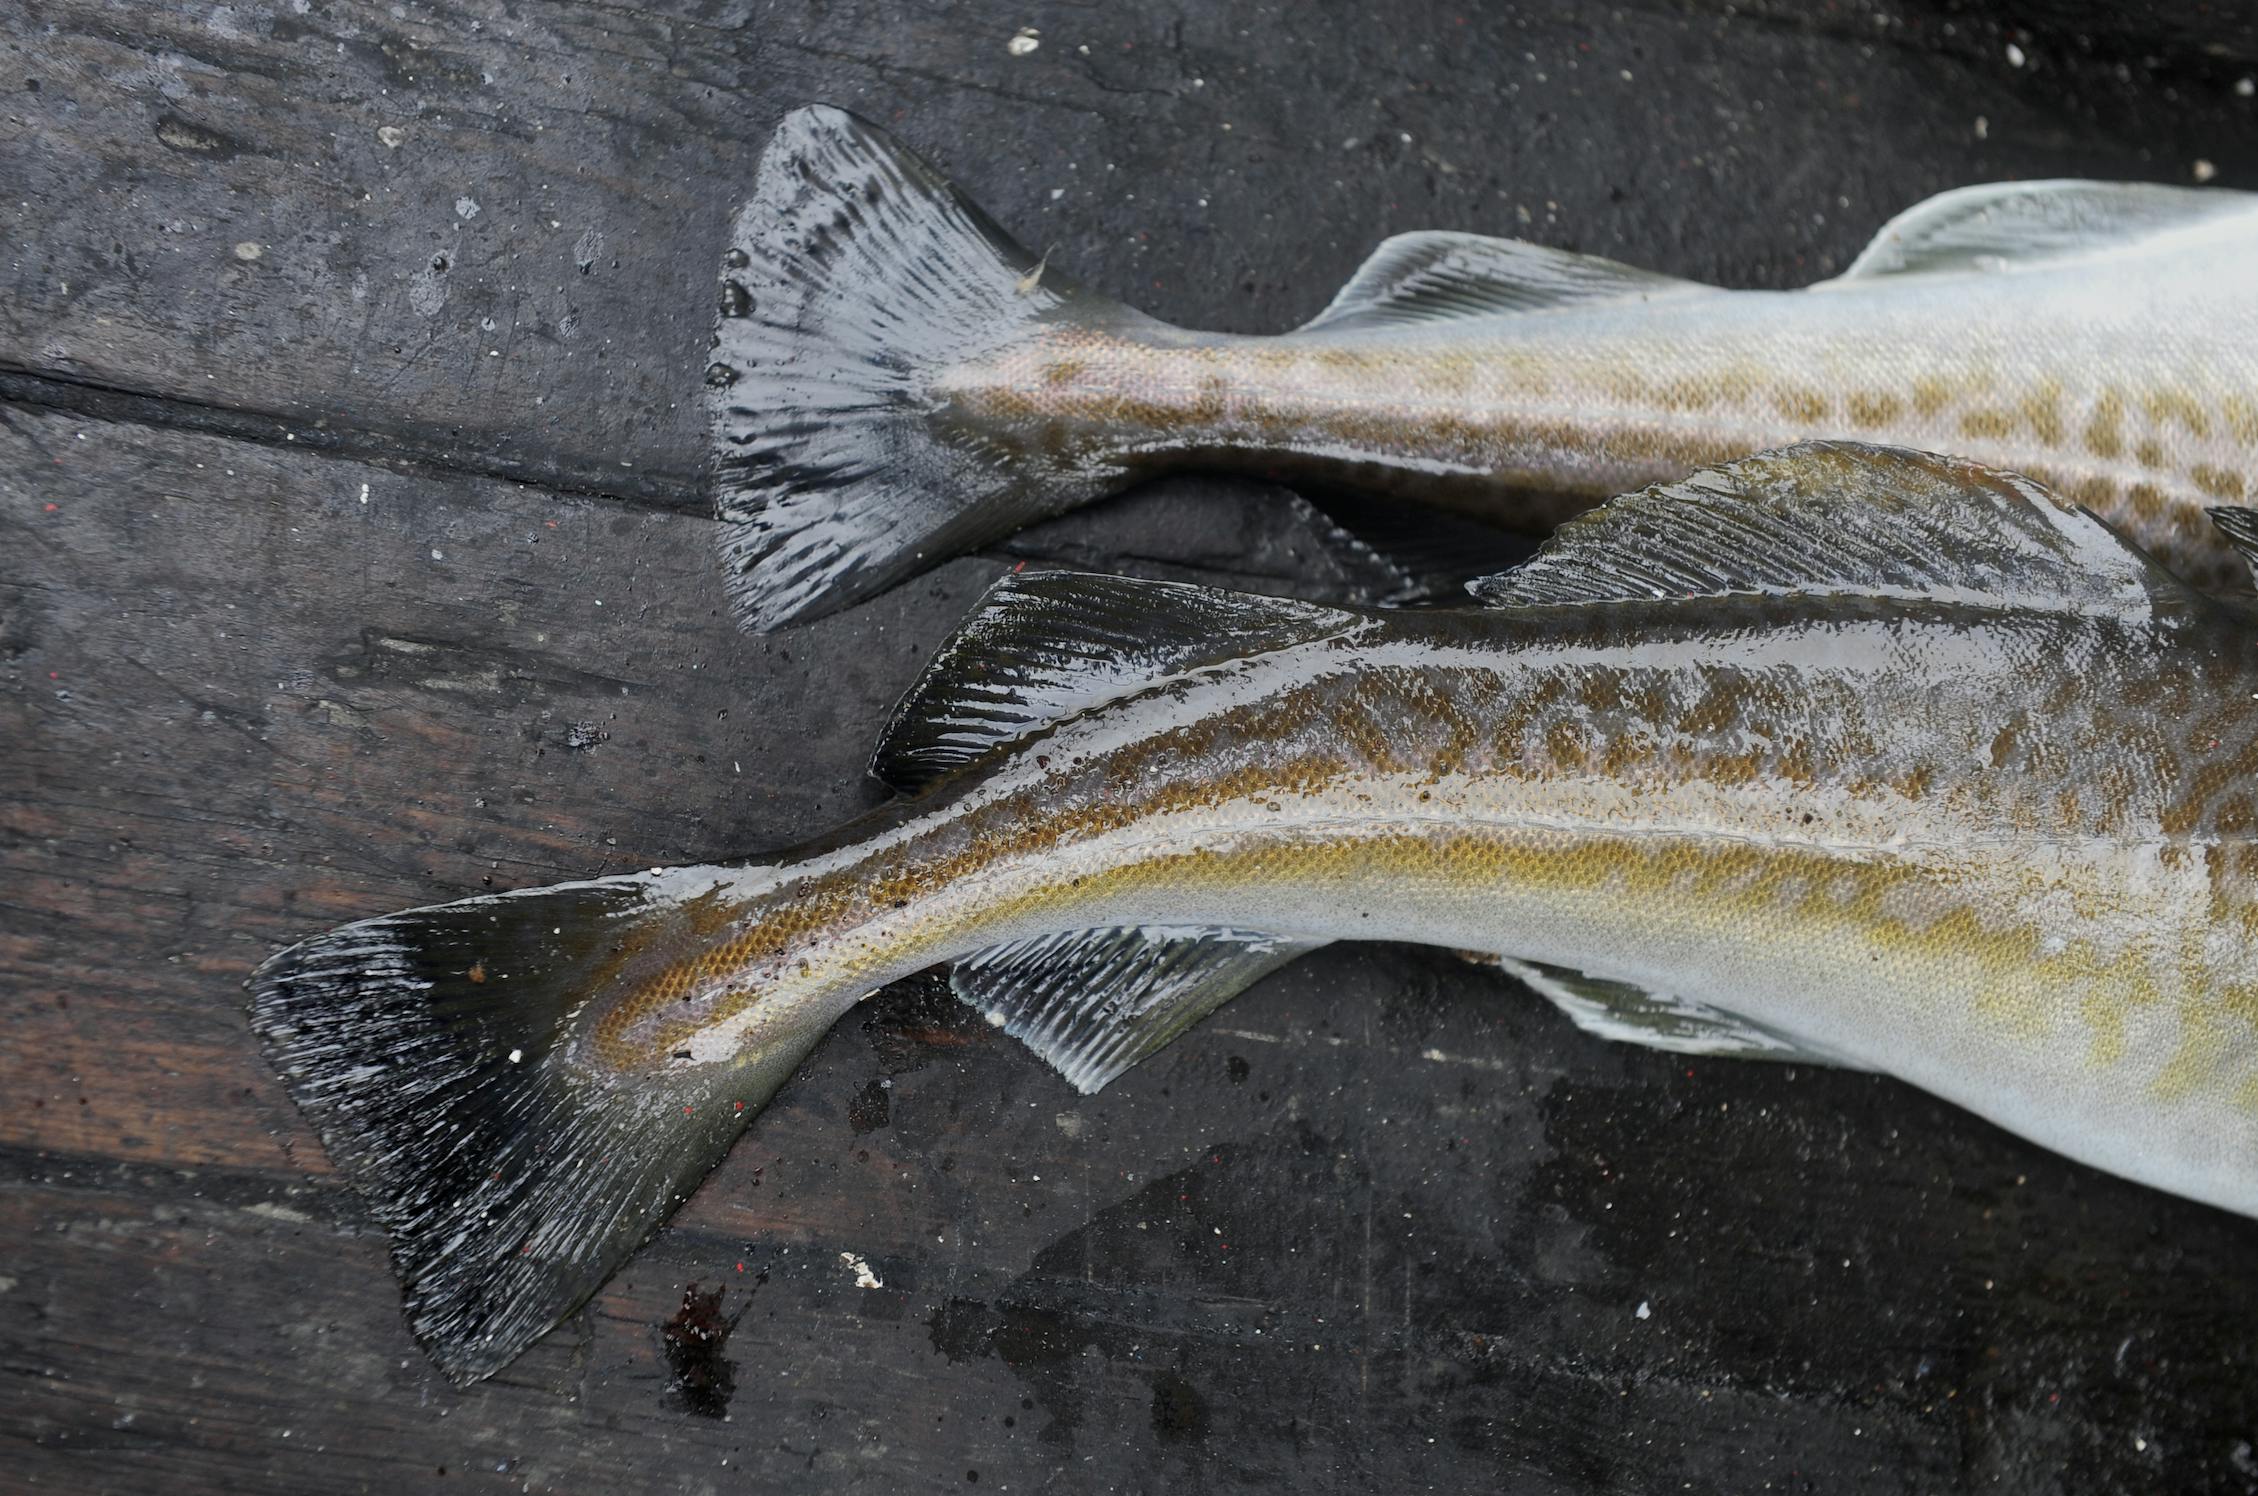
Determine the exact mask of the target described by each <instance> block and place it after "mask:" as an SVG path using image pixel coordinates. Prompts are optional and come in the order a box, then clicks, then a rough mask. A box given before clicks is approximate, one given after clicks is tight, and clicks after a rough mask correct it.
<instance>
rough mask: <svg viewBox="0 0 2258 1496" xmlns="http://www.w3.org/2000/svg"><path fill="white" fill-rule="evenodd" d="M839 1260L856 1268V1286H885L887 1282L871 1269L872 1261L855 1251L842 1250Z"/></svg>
mask: <svg viewBox="0 0 2258 1496" xmlns="http://www.w3.org/2000/svg"><path fill="white" fill-rule="evenodd" d="M839 1260H840V1261H841V1262H844V1263H845V1264H846V1265H847V1266H849V1267H851V1268H853V1269H854V1270H855V1287H857V1288H884V1287H885V1286H886V1285H885V1283H884V1282H883V1281H882V1280H881V1279H880V1278H879V1276H878V1275H877V1274H876V1273H874V1272H872V1271H871V1270H870V1263H869V1262H868V1261H867V1260H865V1259H864V1258H863V1257H861V1256H859V1255H857V1254H856V1253H853V1252H841V1253H840V1254H839Z"/></svg>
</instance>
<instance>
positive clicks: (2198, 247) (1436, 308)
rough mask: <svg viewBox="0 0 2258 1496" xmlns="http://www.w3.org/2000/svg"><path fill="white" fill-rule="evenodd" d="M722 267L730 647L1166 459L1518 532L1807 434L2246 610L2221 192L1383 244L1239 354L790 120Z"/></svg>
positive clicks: (2240, 386) (2252, 260)
mask: <svg viewBox="0 0 2258 1496" xmlns="http://www.w3.org/2000/svg"><path fill="white" fill-rule="evenodd" d="M874 186H876V187H877V189H878V190H877V191H876V193H875V195H874V194H873V191H872V188H873V187H874ZM736 244H737V248H735V249H733V250H732V251H731V255H732V265H731V267H730V269H728V270H726V271H725V276H726V277H727V278H728V284H729V286H731V287H733V288H736V289H738V290H744V291H746V296H745V298H744V300H742V301H739V300H738V299H736V298H735V297H734V296H733V295H725V297H724V308H725V313H726V312H728V311H729V310H731V309H733V308H738V307H744V308H747V310H746V311H745V312H744V313H743V314H742V315H736V316H732V315H724V317H723V318H722V321H721V324H720V326H721V332H720V354H719V362H717V363H716V365H715V369H716V370H717V371H718V373H717V375H716V378H717V381H721V382H722V387H721V388H720V389H719V390H718V392H717V394H716V398H715V401H714V413H715V422H716V432H717V436H718V439H719V451H720V471H721V474H722V502H721V509H722V515H723V518H724V519H725V520H726V521H728V522H729V525H730V538H729V540H728V541H727V542H726V543H727V545H728V547H729V550H730V555H731V559H732V561H733V563H734V564H735V566H736V568H737V570H738V573H739V575H738V577H737V581H736V599H737V602H738V605H739V609H740V616H741V617H742V618H743V619H744V621H745V622H747V624H748V625H750V626H752V627H755V628H768V627H773V626H775V625H777V624H779V623H783V622H789V621H792V620H794V619H797V618H802V617H809V616H814V615H815V614H818V613H821V612H824V611H827V610H829V609H830V608H833V607H837V606H839V605H841V604H843V603H846V602H851V601H854V600H855V599H857V598H859V597H862V596H866V595H868V594H869V593H870V592H871V591H874V590H876V589H877V588H879V587H882V586H884V585H886V584H888V583H889V582H891V581H893V580H896V579H898V578H899V577H901V576H903V575H906V574H908V573H909V572H911V571H914V570H915V569H916V568H917V567H919V566H922V565H926V564H930V563H932V562H933V561H936V560H939V559H942V558H944V557H945V556H947V555H949V554H952V553H954V552H956V551H959V550H962V549H965V548H968V547H969V546H972V545H977V544H980V543H982V542H984V541H986V540H989V539H992V538H994V537H995V536H996V535H999V534H1001V533H1004V532H1006V531H1008V530H1010V529H1012V528H1016V527H1017V526H1019V525H1021V524H1024V523H1026V522H1028V521H1030V520H1032V519H1036V518H1041V517H1043V516H1046V515H1049V514H1054V513H1058V512H1060V511H1062V510H1063V509H1066V508H1071V507H1073V506H1075V505H1077V504H1080V503H1085V502H1088V501H1089V500H1091V499H1093V498H1096V497H1098V496H1101V495H1104V494H1107V493H1111V492H1113V491H1116V490H1118V489H1120V488H1122V487H1125V486H1127V485H1129V484H1131V483H1133V482H1135V481H1138V480H1140V479H1143V478H1147V477H1150V476H1153V475H1155V474H1158V473H1162V472H1167V471H1172V470H1176V469H1180V468H1185V467H1220V468H1229V469H1238V470H1243V471H1252V472H1258V473H1262V474H1266V475H1269V476H1273V477H1278V478H1283V479H1286V480H1288V481H1294V482H1305V483H1309V484H1314V485H1323V486H1327V487H1335V486H1342V485H1347V486H1354V487H1360V488H1364V489H1368V490H1373V491H1376V492H1379V493H1384V494H1392V495H1398V496H1401V497H1402V498H1404V499H1406V500H1411V501H1417V502H1422V503H1431V504H1439V505H1444V506H1448V507H1450V508H1452V509H1455V510H1459V511H1462V512H1464V513H1467V514H1471V515H1473V516H1476V517H1479V518H1481V519H1484V520H1486V521H1489V522H1492V523H1495V524H1499V525H1502V526H1506V527H1511V528H1518V529H1522V530H1544V529H1549V528H1550V527H1551V526H1552V525H1553V524H1555V523H1557V522H1558V521H1559V520H1560V519H1562V518H1565V517H1566V516H1567V515H1568V514H1571V513H1574V512H1576V511H1577V510H1578V509H1580V508H1583V507H1588V506H1589V505H1590V504H1592V503H1595V502H1597V501H1598V500H1600V499H1602V498H1605V497H1607V496H1608V495H1611V494H1615V493H1621V492H1625V491H1627V490H1629V489H1632V488H1636V487H1639V486H1642V485H1645V484H1649V483H1656V482H1662V481H1666V480H1668V479H1671V478H1674V477H1677V476H1681V475H1683V474H1685V473H1687V472H1690V471H1692V470H1694V469H1696V468H1699V467H1703V466H1708V465H1711V464H1715V463H1718V462H1723V461H1727V460H1730V459H1731V458H1734V457H1737V456H1740V455H1743V454H1745V453H1748V452H1752V451H1760V450H1764V449H1767V448H1772V447H1777V446H1781V445H1784V444H1787V443H1790V442H1794V441H1798V440H1803V439H1807V438H1812V437H1846V438H1855V439H1859V440H1866V441H1875V442H1885V443H1890V444H1894V445H1901V446H1909V447H1914V448H1919V449H1924V450H1931V451H1950V452H1953V453H1956V454H1959V455H1963V456H1967V457H1970V458H1973V459H1975V460H1977V461H1981V462H1984V463H1987V464H1990V465H1993V466H1997V467H2002V468H2007V469H2010V470H2014V471H2019V472H2024V473H2028V474H2030V475H2032V476H2034V477H2037V478H2039V479H2041V480H2043V481H2045V482H2047V483H2048V484H2050V485H2051V486H2052V487H2054V488H2055V489H2056V490H2057V491H2058V492H2060V493H2062V494H2063V495H2065V496H2067V497H2070V498H2072V499H2074V500H2075V501H2076V502H2079V503H2082V504H2085V505H2087V506H2088V507H2090V508H2092V509H2093V510H2094V511H2095V512H2096V513H2098V514H2100V515H2102V516H2103V517H2104V518H2106V519H2108V520H2110V521H2111V523H2113V524H2115V525H2116V526H2117V527H2118V528H2119V529H2120V530H2121V531H2122V532H2123V533H2124V534H2126V535H2127V536H2129V537H2130V538H2131V539H2133V540H2134V541H2135V542H2136V543H2138V544H2140V545H2142V546H2143V547H2145V548H2147V549H2149V550H2150V551H2151V552H2152V553H2154V554H2156V555H2158V556H2159V557H2162V558H2164V559H2165V560H2166V561H2167V562H2168V563H2169V564H2171V565H2172V566H2173V567H2174V568H2175V570H2177V571H2178V572H2179V573H2180V574H2181V575H2182V576H2183V577H2185V578H2186V579H2187V580H2189V581H2191V582H2193V583H2195V584H2196V585H2198V586H2201V587H2207V588H2229V587H2231V588H2246V587H2247V580H2246V572H2245V569H2244V568H2243V567H2242V565H2241V563H2240V561H2239V560H2238V559H2237V558H2236V557H2235V556H2234V554H2233V552H2232V551H2231V549H2230V548H2229V547H2228V546H2227V545H2226V544H2225V543H2224V542H2223V541H2222V540H2221V539H2220V538H2219V536H2218V535H2217V533H2216V532H2215V531H2214V529H2213V528H2212V526H2211V525H2210V524H2209V522H2208V521H2207V520H2206V519H2205V517H2204V510H2205V509H2206V508H2208V507H2211V506H2215V505H2219V504H2237V503H2243V502H2246V501H2248V500H2250V499H2252V498H2253V497H2258V495H2254V494H2253V493H2252V491H2251V489H2250V487H2249V485H2250V484H2251V483H2253V482H2254V481H2258V479H2254V478H2253V477H2252V474H2253V473H2258V196H2253V195H2251V194H2242V193H2232V192H2221V191H2207V190H2206V191H2199V190H2195V189H2178V188H2166V187H2156V186H2148V185H2143V184H2122V183H2097V182H2076V181H2066V182H2024V183H2008V184H2000V185H1996V186H1990V187H1981V188H1971V189H1964V190H1962V191H1959V192H1954V193H1947V194H1945V195H1943V196H1942V197H1939V198H1935V199H1931V200H1930V201H1928V202H1926V203H1923V204H1920V205H1918V206H1916V207H1915V208H1913V209H1911V210H1909V211H1908V212H1906V213H1905V214H1903V215H1901V216H1900V217H1899V218H1898V219H1897V220H1895V221H1894V222H1893V223H1892V224H1891V225H1889V226H1888V227H1886V228H1885V229H1884V230H1883V231H1882V233H1881V235H1880V236H1879V237H1878V238H1877V239H1876V240H1875V241H1874V244H1873V245H1872V246H1871V247H1869V249H1868V250H1867V251H1866V252H1865V254H1863V255H1862V256H1861V257H1860V258H1859V260H1858V261H1857V263H1856V264H1854V265H1853V266H1852V268H1851V269H1850V270H1849V271H1848V272H1847V273H1846V274H1844V275H1843V276H1841V277H1839V278H1837V279H1834V280H1831V281H1826V282H1822V283H1820V284H1818V285H1816V286H1813V287H1810V288H1808V289H1805V290H1802V291H1790V292H1777V291H1725V290H1720V289H1717V288H1714V287H1709V286H1703V285H1697V284H1695V283H1692V282H1688V281H1682V280H1676V279H1672V278H1670V277H1667V276H1661V275H1654V274H1650V273H1647V272H1644V271H1639V270H1634V269H1632V268H1630V267H1628V266H1623V265H1619V264H1615V263H1613V262H1610V261H1605V260H1600V259H1596V258H1593V257H1590V256H1583V255H1576V254H1570V253H1566V252H1563V251H1557V250H1550V249H1545V248H1543V247H1541V246H1536V245H1530V244H1524V243H1518V242H1515V241H1508V240H1496V239H1485V238H1480V237H1477V236H1473V235H1465V234H1447V233H1427V234H1409V235H1403V236H1400V237H1398V238H1396V239H1391V240H1389V241H1388V242H1387V243H1386V244H1383V245H1382V246H1381V248H1380V249H1379V250H1378V251H1377V252H1376V253H1375V254H1374V255H1373V257H1372V258H1371V260H1369V261H1368V262H1367V263H1366V265H1365V266H1364V267H1363V269H1361V270H1360V271H1359V272H1358V274H1357V276H1356V277H1355V279H1354V280H1352V281H1351V283H1350V284H1349V286H1348V287H1347V288H1346V289H1344V290H1343V291H1342V292H1341V294H1340V295H1339V296H1338V297H1337V298H1336V299H1335V301H1334V303H1333V304H1332V305H1331V306H1330V307H1328V308H1327V310H1326V311H1325V312H1324V313H1323V314H1321V315H1320V316H1319V317H1318V318H1316V319H1315V320H1314V321H1312V322H1310V323H1309V324H1308V325H1307V326H1305V327H1302V328H1299V329H1297V330H1295V331H1293V332H1291V333H1287V334H1284V335H1280V336H1276V337H1241V336H1227V335H1218V334H1208V333H1198V332H1190V331H1186V330H1183V329H1179V328H1174V327H1171V326H1168V325H1166V324H1164V323H1161V322H1158V321H1156V320H1154V319H1152V318H1149V317H1146V316H1144V315H1143V314H1141V313H1138V312H1135V311H1133V310H1131V309H1129V308H1126V307H1122V306H1120V305H1118V304H1116V303H1113V302H1110V301H1107V300H1105V299H1104V298H1102V297H1097V296H1094V295H1092V294H1090V293H1088V292H1086V291H1083V290H1081V289H1079V288H1077V287H1075V286H1073V285H1072V283H1071V282H1069V281H1068V280H1067V279H1066V278H1065V277H1064V276H1063V275H1062V274H1061V273H1060V272H1058V271H1055V270H1051V269H1050V268H1049V267H1047V266H1043V265H1038V264H1036V263H1034V262H1031V261H1030V260H1029V259H1028V257H1027V256H1026V255H1025V252H1024V251H1023V250H1020V249H1018V248H1017V246H1015V245H1012V244H1011V243H1010V241H1009V240H1008V239H1006V238H1004V237H1003V236H1002V234H1001V232H1000V231H999V230H996V229H995V227H994V225H993V224H991V223H989V222H988V221H987V220H986V218H985V217H984V216H983V215H980V214H979V212H978V210H977V209H976V208H973V207H972V206H971V205H970V204H969V203H966V202H964V200H963V199H962V198H961V197H959V196H958V195H957V194H956V193H955V192H954V189H952V188H950V187H948V185H947V184H946V183H945V182H942V181H941V180H940V179H939V178H938V177H937V176H935V175H934V174H933V173H932V172H931V171H930V169H929V168H926V167H925V166H924V165H923V164H922V163H921V162H918V161H917V160H916V159H915V158H914V157H910V156H909V155H908V154H907V153H906V152H904V151H902V149H901V148H900V147H899V146H898V145H896V144H894V143H893V142H892V141H890V140H889V139H887V138H886V137H885V136H884V135H883V133H882V132H879V131H877V130H876V129H875V127H872V126H869V125H866V124H864V123H862V122H861V121H858V120H854V119H853V118H852V117H851V116H847V115H844V114H841V113H840V112H839V111H836V110H821V109H818V110H803V111H801V112H799V113H798V114H795V115H793V116H791V117H789V118H788V119H787V120H786V121H785V122H784V124H783V125H781V126H780V127H779V129H778V132H777V135H776V138H775V141H774V142H773V143H772V145H771V147H770V149H769V153H768V156H767V158H766V160H765V161H764V165H763V170H762V176H761V182H760V185H759V187H758V189H757V190H756V192H755V195H754V198H753V200H752V202H751V203H750V204H749V205H748V207H747V209H746V211H745V213H744V215H743V216H742V217H741V219H740V221H739V227H738V231H737V234H736ZM905 287H907V288H908V289H906V290H905ZM815 344H820V347H814V346H811V345H815ZM843 391H852V392H853V396H852V398H849V397H848V396H847V395H845V394H843V393H842V392H843ZM818 413H820V414H821V415H822V416H823V418H824V420H825V422H826V424H825V427H824V429H822V430H820V431H819V430H814V429H811V427H810V426H809V424H808V422H809V419H810V418H811V417H812V416H815V415H817V414H818Z"/></svg>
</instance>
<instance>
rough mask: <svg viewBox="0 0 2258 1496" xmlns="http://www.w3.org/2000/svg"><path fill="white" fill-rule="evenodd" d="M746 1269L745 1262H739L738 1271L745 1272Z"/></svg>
mask: <svg viewBox="0 0 2258 1496" xmlns="http://www.w3.org/2000/svg"><path fill="white" fill-rule="evenodd" d="M744 1270H745V1264H743V1263H742V1262H740V1263H738V1264H737V1271H739V1272H743V1271H744Z"/></svg>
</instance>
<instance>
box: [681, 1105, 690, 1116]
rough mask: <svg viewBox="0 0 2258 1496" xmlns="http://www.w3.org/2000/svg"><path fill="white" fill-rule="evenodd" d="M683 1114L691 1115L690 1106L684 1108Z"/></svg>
mask: <svg viewBox="0 0 2258 1496" xmlns="http://www.w3.org/2000/svg"><path fill="white" fill-rule="evenodd" d="M682 1115H683V1116H685V1117H687V1116H689V1115H690V1108H688V1107H684V1108H683V1109H682Z"/></svg>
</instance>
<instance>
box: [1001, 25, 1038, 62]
mask: <svg viewBox="0 0 2258 1496" xmlns="http://www.w3.org/2000/svg"><path fill="white" fill-rule="evenodd" d="M1042 44H1043V33H1041V32H1040V31H1037V30H1036V29H1035V28H1034V27H1032V26H1022V27H1020V28H1019V31H1018V34H1017V35H1015V36H1013V37H1012V39H1011V40H1010V41H1008V42H1006V43H1004V50H1005V51H1006V52H1009V53H1010V54H1011V55H1012V56H1014V57H1025V56H1026V55H1027V54H1028V53H1030V52H1033V51H1034V50H1035V49H1036V48H1037V47H1040V46H1041V45H1042Z"/></svg>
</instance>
